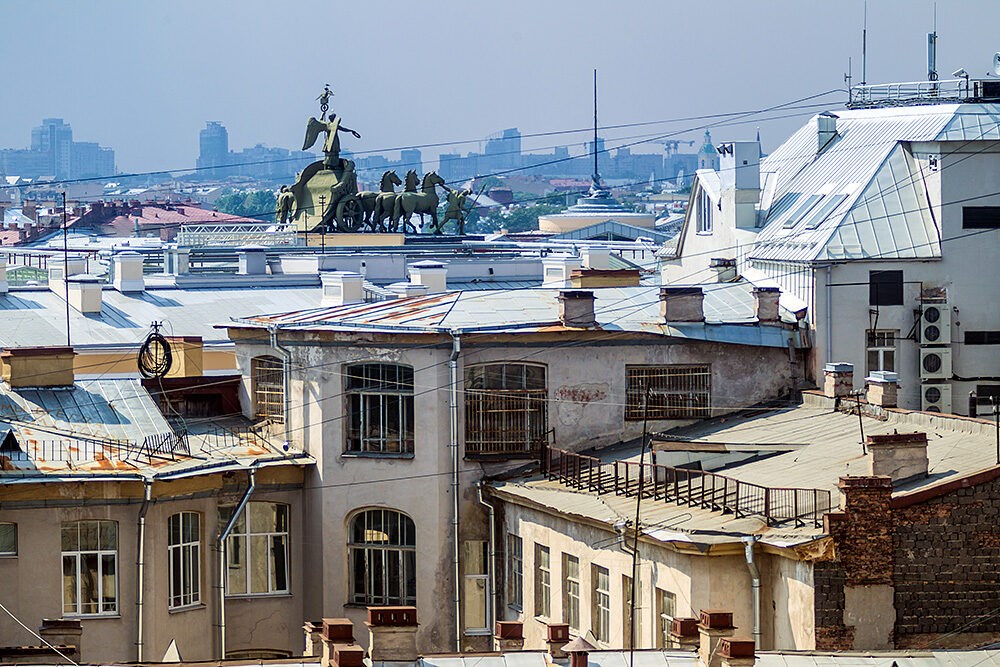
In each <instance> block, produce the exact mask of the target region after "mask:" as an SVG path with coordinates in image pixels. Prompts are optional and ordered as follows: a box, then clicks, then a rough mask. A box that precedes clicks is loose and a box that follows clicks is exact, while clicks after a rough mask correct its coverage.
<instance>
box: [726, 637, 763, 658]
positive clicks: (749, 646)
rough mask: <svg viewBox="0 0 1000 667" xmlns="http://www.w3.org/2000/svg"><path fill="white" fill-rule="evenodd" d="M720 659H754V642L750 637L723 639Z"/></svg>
mask: <svg viewBox="0 0 1000 667" xmlns="http://www.w3.org/2000/svg"><path fill="white" fill-rule="evenodd" d="M719 657H721V658H744V659H748V658H754V657H755V656H754V641H753V639H751V638H749V637H723V638H721V639H720V640H719Z"/></svg>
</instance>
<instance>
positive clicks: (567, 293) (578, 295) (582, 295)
mask: <svg viewBox="0 0 1000 667" xmlns="http://www.w3.org/2000/svg"><path fill="white" fill-rule="evenodd" d="M556 298H557V299H593V298H594V293H593V292H591V291H590V290H568V289H564V290H559V296H557V297H556Z"/></svg>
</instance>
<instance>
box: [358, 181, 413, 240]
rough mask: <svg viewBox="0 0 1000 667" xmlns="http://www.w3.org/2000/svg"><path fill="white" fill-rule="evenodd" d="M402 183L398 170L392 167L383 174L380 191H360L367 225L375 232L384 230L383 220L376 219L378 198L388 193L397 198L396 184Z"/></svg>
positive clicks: (359, 196)
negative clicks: (397, 173)
mask: <svg viewBox="0 0 1000 667" xmlns="http://www.w3.org/2000/svg"><path fill="white" fill-rule="evenodd" d="M402 184H403V182H402V181H401V180H399V176H397V175H396V172H395V171H394V170H392V169H390V170H388V171H386V172H385V173H384V174H382V182H381V183H380V184H379V188H378V189H379V191H378V192H370V191H367V190H366V191H363V192H359V193H358V198H359V199H360V200H361V206H362V208H363V210H364V214H365V225H366V226H367V227H368V229H370V230H371V231H373V232H381V231H384V230H383V229H382V221H381V220H376V219H375V211H376V210H377V205H378V199H379V197H381V196H383V195H386V194H390V195H392V196H393V197H394V198H395V196H396V188H395V186H397V185H402Z"/></svg>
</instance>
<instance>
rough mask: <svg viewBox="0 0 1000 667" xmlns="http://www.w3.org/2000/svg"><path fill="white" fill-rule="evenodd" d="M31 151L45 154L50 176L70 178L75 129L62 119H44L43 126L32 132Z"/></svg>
mask: <svg viewBox="0 0 1000 667" xmlns="http://www.w3.org/2000/svg"><path fill="white" fill-rule="evenodd" d="M31 150H33V151H35V152H41V153H45V154H46V155H47V158H46V163H47V164H46V166H47V167H48V169H49V170H50V171H49V173H48V174H40V175H51V176H55V177H56V178H70V169H71V167H70V163H71V161H72V157H71V154H72V150H73V128H72V127H70V126H69V124H67V123H65V122H64V121H63V119H62V118H43V119H42V124H41V125H39V126H38V127H36V128H33V129H32V130H31Z"/></svg>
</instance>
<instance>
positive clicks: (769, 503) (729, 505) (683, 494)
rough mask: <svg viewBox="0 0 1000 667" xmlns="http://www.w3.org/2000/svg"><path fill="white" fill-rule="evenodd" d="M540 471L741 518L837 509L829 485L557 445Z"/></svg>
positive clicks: (802, 516) (773, 520)
mask: <svg viewBox="0 0 1000 667" xmlns="http://www.w3.org/2000/svg"><path fill="white" fill-rule="evenodd" d="M542 472H543V473H544V474H545V475H546V476H547V477H548V478H549V479H552V480H556V481H559V482H561V483H563V484H565V485H566V486H569V487H571V488H575V489H581V490H586V491H590V492H593V493H597V494H599V495H600V494H612V493H613V494H615V495H618V496H632V497H634V496H637V495H638V494H639V487H640V482H639V480H640V478H641V479H642V484H641V486H642V497H643V498H650V499H652V500H663V501H665V502H673V503H678V504H681V505H687V506H688V507H700V508H702V509H707V510H711V511H714V512H722V513H724V514H733V515H734V516H736V517H737V518H743V517H746V516H759V517H762V518H763V519H764V520H765V522H767V524H768V525H775V524H781V523H785V522H788V521H791V522H794V524H795V525H796V526H804V525H806V524H807V523H810V524H812V525H814V526H821V525H822V523H823V515H825V514H827V513H828V512H831V511H833V509H834V508H833V505H832V502H833V498H832V494H831V492H830V491H827V490H823V489H806V488H770V487H766V486H761V485H759V484H753V483H751V482H743V481H740V480H738V479H734V478H732V477H727V476H725V475H719V474H717V473H713V472H706V471H704V470H689V469H687V468H674V467H672V466H667V465H662V464H658V463H642V464H640V463H639V462H638V461H610V462H604V461H601V460H600V459H598V458H596V457H593V456H587V455H585V454H577V453H576V452H569V451H566V450H563V449H557V448H555V447H546V448H545V450H544V451H543V453H542Z"/></svg>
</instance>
